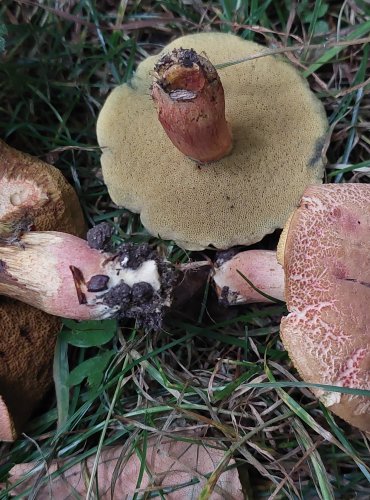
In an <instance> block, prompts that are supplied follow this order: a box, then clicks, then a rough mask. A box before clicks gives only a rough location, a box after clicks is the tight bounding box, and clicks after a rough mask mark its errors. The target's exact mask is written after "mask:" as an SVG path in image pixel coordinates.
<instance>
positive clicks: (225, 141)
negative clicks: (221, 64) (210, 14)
mask: <svg viewBox="0 0 370 500" xmlns="http://www.w3.org/2000/svg"><path fill="white" fill-rule="evenodd" d="M152 98H153V100H154V102H155V104H156V107H157V111H158V118H159V121H160V123H161V124H162V126H163V128H164V130H165V132H166V134H167V135H168V137H169V138H170V139H171V141H172V143H173V144H174V145H175V146H176V147H177V148H178V149H179V150H180V151H181V152H182V153H183V154H184V155H185V156H188V157H189V158H192V159H193V160H195V161H198V162H200V163H208V162H212V161H216V160H219V159H221V158H223V157H224V156H226V155H227V154H229V152H230V151H231V148H232V136H231V129H230V126H229V124H228V123H227V121H226V117H225V96H224V89H223V87H222V83H221V80H220V78H219V76H218V74H217V71H216V69H215V68H214V66H213V65H212V64H211V63H210V62H209V61H208V59H206V58H205V57H202V56H200V55H198V54H197V53H196V52H195V51H194V50H193V49H181V48H180V49H174V50H173V51H172V52H171V53H170V54H165V55H164V56H163V57H162V58H161V59H160V60H159V62H158V63H157V65H156V67H155V76H154V82H153V85H152Z"/></svg>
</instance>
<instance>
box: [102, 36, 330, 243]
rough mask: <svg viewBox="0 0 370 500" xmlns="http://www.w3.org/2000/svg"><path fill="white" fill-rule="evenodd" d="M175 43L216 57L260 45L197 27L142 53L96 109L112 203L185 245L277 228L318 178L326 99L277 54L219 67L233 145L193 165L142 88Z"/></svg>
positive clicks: (245, 238) (239, 238)
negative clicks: (210, 159)
mask: <svg viewBox="0 0 370 500" xmlns="http://www.w3.org/2000/svg"><path fill="white" fill-rule="evenodd" d="M179 47H184V48H193V49H195V50H196V51H197V52H198V53H199V54H205V55H206V57H207V58H209V60H210V61H211V62H212V63H213V64H214V65H217V64H220V63H225V62H227V61H230V60H234V59H237V58H241V57H245V56H248V55H250V54H255V53H258V52H261V50H263V49H264V47H262V46H261V45H258V44H255V43H252V42H249V41H245V40H242V39H241V38H239V37H236V36H234V35H230V34H222V33H202V34H196V35H188V36H185V37H182V38H179V39H177V40H175V41H174V42H172V43H171V44H169V45H168V46H167V47H165V48H164V49H163V51H162V52H161V54H159V55H158V56H154V57H149V58H148V59H146V60H145V61H143V62H142V63H141V64H140V65H139V66H138V69H137V72H136V74H135V75H134V77H133V78H132V80H131V81H130V82H129V83H128V84H124V85H121V86H119V87H117V88H116V89H115V90H114V91H113V92H112V93H111V94H110V96H109V97H108V99H107V101H106V103H105V104H104V107H103V109H102V111H101V113H100V115H99V119H98V123H97V136H98V142H99V145H100V146H101V148H102V151H103V154H102V157H101V163H102V168H103V175H104V180H105V182H106V184H107V186H108V190H109V193H110V196H111V198H112V199H113V201H114V202H115V203H117V204H118V205H121V206H124V207H126V208H128V209H130V210H132V211H133V212H138V213H141V220H142V222H143V224H144V226H145V227H146V228H147V229H148V231H149V232H150V233H151V234H153V235H155V236H160V237H161V238H164V239H172V240H175V241H176V242H177V244H179V245H180V246H182V247H184V248H187V249H190V250H197V249H202V248H205V247H207V246H208V245H213V246H215V247H217V248H229V247H230V246H233V245H236V244H247V245H248V244H252V243H254V242H256V241H259V240H261V239H262V238H263V236H265V235H266V234H267V233H270V232H272V231H273V230H275V229H276V228H280V227H282V226H283V225H284V224H285V222H286V220H287V219H288V216H289V214H290V212H291V211H292V210H293V209H294V208H295V207H296V205H297V204H298V202H299V199H300V197H301V195H302V193H303V191H304V189H305V187H306V186H307V185H309V184H318V183H320V182H321V178H322V174H323V164H324V158H323V156H322V147H323V141H324V136H325V133H326V130H327V120H326V116H325V113H324V110H323V106H322V104H321V103H320V101H319V100H318V99H317V98H316V97H315V96H314V95H313V93H312V92H311V91H310V89H309V87H308V84H307V82H306V81H305V80H304V79H303V78H302V77H301V75H300V74H299V72H298V71H297V70H296V69H295V68H294V67H293V66H292V65H291V64H290V63H288V62H287V61H286V60H285V59H283V58H280V57H272V56H269V57H262V58H259V59H255V60H252V61H250V62H248V63H244V64H238V65H233V66H230V67H227V68H223V69H221V70H219V76H220V78H221V81H222V85H223V87H224V92H225V102H226V119H227V121H228V123H229V124H230V126H231V130H232V135H233V149H232V151H231V153H230V154H229V155H228V156H225V157H224V158H222V159H221V160H218V161H215V162H213V163H209V164H206V165H199V164H197V163H196V162H194V161H192V160H191V159H189V158H187V157H185V156H184V155H183V154H182V153H180V152H179V151H178V150H177V149H176V148H175V147H174V146H173V144H172V143H171V141H170V139H169V138H168V137H167V135H166V133H165V131H164V130H163V129H162V126H161V125H160V123H159V121H158V118H157V112H156V109H155V106H154V104H153V102H152V101H151V99H150V96H149V93H150V86H151V79H152V74H153V68H154V66H155V64H156V63H157V62H158V60H159V58H160V57H161V56H162V55H163V54H164V53H166V52H170V51H171V50H172V49H174V48H179Z"/></svg>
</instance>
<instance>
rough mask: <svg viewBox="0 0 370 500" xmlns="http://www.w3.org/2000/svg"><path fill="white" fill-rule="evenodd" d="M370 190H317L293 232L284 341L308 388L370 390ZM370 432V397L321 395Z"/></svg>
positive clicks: (308, 195)
mask: <svg viewBox="0 0 370 500" xmlns="http://www.w3.org/2000/svg"><path fill="white" fill-rule="evenodd" d="M369 247H370V185H366V184H339V185H338V184H337V185H325V186H310V187H309V188H307V189H306V191H305V193H304V196H303V197H302V200H301V204H300V207H299V208H298V209H297V210H296V211H295V213H294V214H293V216H292V218H291V220H290V224H289V228H288V230H287V231H286V241H285V247H284V263H283V264H284V271H285V296H286V302H287V307H288V310H289V311H290V314H289V315H288V316H287V317H285V318H283V319H282V322H281V337H282V341H283V343H284V346H285V348H286V349H287V351H288V353H289V355H290V357H291V359H292V361H293V363H294V365H295V367H296V368H297V370H298V372H299V373H300V375H301V377H302V378H303V379H304V380H305V381H306V382H311V383H316V384H325V385H333V386H339V387H349V388H355V389H366V390H370V307H369V304H370V252H369ZM313 392H314V393H315V394H316V395H317V396H318V397H319V398H320V399H321V400H322V402H323V403H324V404H325V405H326V406H327V407H328V408H330V410H332V411H333V413H335V414H337V415H339V416H340V417H342V418H343V419H344V420H346V421H348V422H349V423H351V424H352V425H354V426H356V427H358V428H359V429H362V430H364V431H370V397H365V396H356V395H351V394H341V393H338V392H329V391H325V390H322V389H314V390H313Z"/></svg>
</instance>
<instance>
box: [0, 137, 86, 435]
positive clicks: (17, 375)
mask: <svg viewBox="0 0 370 500" xmlns="http://www.w3.org/2000/svg"><path fill="white" fill-rule="evenodd" d="M33 228H36V229H38V230H40V231H44V230H50V229H56V230H60V231H67V232H70V233H73V234H76V235H81V236H82V235H83V234H84V232H85V225H84V220H83V215H82V211H81V208H80V206H79V202H78V198H77V196H76V194H75V192H74V191H73V189H72V187H71V186H70V185H69V184H68V183H67V181H66V180H65V179H64V177H63V175H62V174H61V173H60V172H59V170H58V169H56V168H55V167H52V166H50V165H48V164H46V163H45V162H42V161H40V160H38V159H37V158H34V157H31V156H29V155H27V154H24V153H21V152H19V151H17V150H15V149H13V148H11V147H9V146H7V145H6V144H5V143H4V142H3V141H1V140H0V245H2V246H4V247H6V248H12V247H13V246H14V248H17V249H18V250H20V251H22V246H19V245H20V239H21V238H22V235H23V233H24V232H27V231H28V230H29V229H33ZM31 265H32V263H31V262H29V263H28V266H31ZM19 271H20V273H21V274H23V275H25V274H26V273H27V269H26V268H23V269H20V270H19ZM39 272H40V270H39ZM4 274H6V264H5V262H4V261H3V260H1V258H0V281H1V276H3V275H4ZM41 275H42V273H41V272H40V277H41ZM42 279H43V287H44V289H45V288H47V286H48V282H49V281H50V279H51V277H49V276H47V275H45V274H43V275H42ZM0 294H1V292H0ZM59 328H60V320H59V319H58V318H57V317H55V316H50V315H49V314H46V313H44V312H42V311H39V310H37V309H35V308H33V307H30V306H29V305H26V304H22V303H20V302H18V301H16V300H11V299H9V298H5V297H0V332H1V335H0V360H1V363H0V394H1V396H0V398H1V404H0V441H2V440H4V441H11V440H13V439H15V438H16V437H17V434H18V433H19V432H20V430H21V428H22V426H23V425H24V423H25V421H26V420H27V419H28V418H29V416H30V415H31V413H32V412H33V410H34V409H35V408H36V406H37V404H38V403H39V402H40V400H41V399H42V398H43V396H44V395H45V394H46V392H47V390H48V389H49V388H50V385H51V383H52V360H53V354H54V346H55V341H56V335H57V333H58V330H59Z"/></svg>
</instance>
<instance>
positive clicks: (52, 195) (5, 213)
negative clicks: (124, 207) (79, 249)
mask: <svg viewBox="0 0 370 500" xmlns="http://www.w3.org/2000/svg"><path fill="white" fill-rule="evenodd" d="M0 188H1V191H0V222H2V223H4V222H8V221H14V220H17V219H18V218H19V217H22V216H24V215H27V217H29V218H30V219H31V220H32V223H33V226H34V229H36V230H37V231H50V230H55V231H64V232H66V233H70V234H75V235H76V236H82V235H85V233H86V230H85V223H84V218H83V214H82V211H81V207H80V204H79V201H78V198H77V195H76V193H75V192H74V190H73V188H72V187H71V186H70V185H69V184H68V182H67V181H66V179H65V178H64V177H63V175H62V173H61V172H60V171H59V170H58V169H57V168H55V167H52V166H51V165H48V164H47V163H45V162H43V161H41V160H39V159H38V158H35V157H33V156H30V155H28V154H26V153H22V152H20V151H17V150H16V149H14V148H11V147H10V146H8V145H7V144H5V142H3V141H2V140H0Z"/></svg>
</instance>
